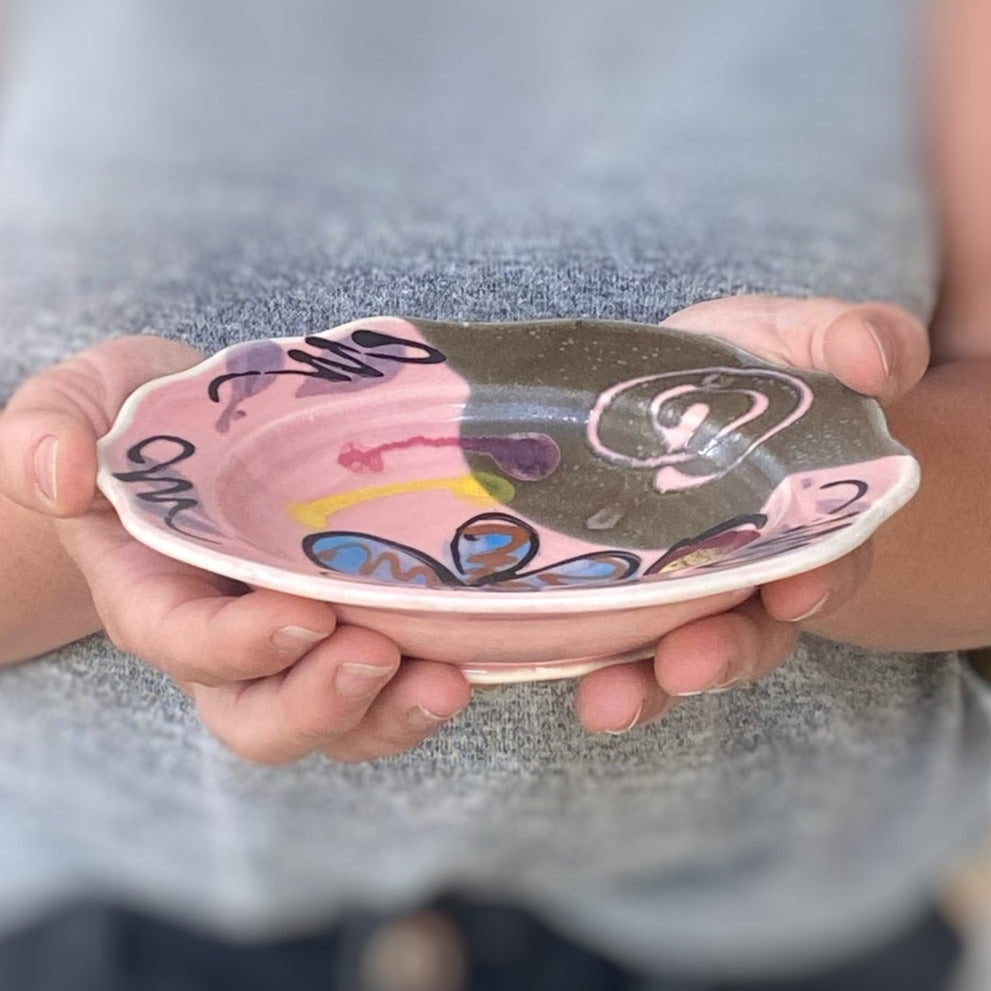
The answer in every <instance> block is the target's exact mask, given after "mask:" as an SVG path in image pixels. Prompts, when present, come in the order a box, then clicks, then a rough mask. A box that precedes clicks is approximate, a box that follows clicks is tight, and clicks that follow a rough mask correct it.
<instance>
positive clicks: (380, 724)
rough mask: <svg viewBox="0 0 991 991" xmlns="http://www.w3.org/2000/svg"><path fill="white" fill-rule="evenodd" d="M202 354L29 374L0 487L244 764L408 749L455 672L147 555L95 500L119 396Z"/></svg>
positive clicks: (184, 350)
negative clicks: (40, 521)
mask: <svg viewBox="0 0 991 991" xmlns="http://www.w3.org/2000/svg"><path fill="white" fill-rule="evenodd" d="M201 359H202V355H200V354H199V352H197V351H194V350H193V349H192V348H189V347H186V346H185V345H182V344H178V343H175V342H170V341H167V340H163V339H160V338H155V337H146V336H137V337H125V338H120V339H118V340H113V341H109V342H107V343H105V344H101V345H99V346H97V347H94V348H92V349H90V350H88V351H86V352H84V353H82V354H80V355H78V356H76V357H74V358H71V359H69V360H67V361H65V362H63V363H62V364H60V365H57V366H56V367H54V368H51V369H49V370H48V371H45V372H43V373H42V374H40V375H38V376H36V377H35V378H32V379H30V380H28V381H27V382H26V383H25V384H24V385H23V386H22V387H21V388H20V390H19V391H18V392H17V393H16V395H15V396H14V397H13V398H12V399H11V401H10V403H9V404H8V406H7V408H6V410H5V412H4V414H3V416H2V418H0V486H2V490H3V491H4V493H5V494H6V495H7V496H8V497H9V498H11V499H13V500H14V501H15V502H18V503H20V504H21V505H23V506H25V507H27V508H29V509H32V510H35V511H37V512H39V513H43V514H46V515H47V516H49V517H53V518H55V519H56V528H57V531H58V534H59V539H60V540H61V542H62V544H63V546H64V547H65V548H66V550H67V551H68V553H69V555H70V556H71V557H72V558H73V559H74V561H75V562H76V564H77V565H78V567H79V569H80V571H81V572H82V575H83V577H84V578H85V580H86V582H87V584H88V585H89V589H90V592H91V594H92V597H93V602H94V604H95V606H96V610H97V613H98V614H99V616H100V618H101V620H102V622H103V624H104V627H105V629H106V632H107V634H108V635H109V636H110V638H111V639H112V640H113V641H114V643H116V644H117V646H118V647H120V648H121V649H123V650H125V651H127V652H130V653H133V654H136V655H138V656H139V657H142V658H144V659H145V660H146V661H148V662H149V663H151V664H152V665H154V666H155V667H158V668H160V669H161V670H163V671H165V672H166V673H168V674H169V675H171V676H172V678H174V679H175V681H176V682H177V683H178V684H179V685H180V686H181V687H182V688H183V689H184V690H185V691H187V692H189V693H190V694H191V695H192V696H193V697H194V698H195V700H196V703H197V706H198V708H199V711H200V713H201V715H202V718H203V721H204V723H205V724H206V725H207V726H208V727H209V729H210V730H211V731H212V732H213V733H214V734H215V735H216V736H217V737H219V738H220V740H222V741H223V742H224V743H226V744H227V745H228V746H229V747H230V748H231V749H232V750H234V751H235V752H236V753H238V754H239V755H241V756H242V757H245V758H246V759H249V760H255V761H260V762H266V763H283V762H289V761H293V760H297V759H299V758H301V757H303V756H305V755H307V754H309V753H311V752H314V751H322V752H323V753H325V754H327V755H328V756H330V757H333V758H334V759H336V760H342V761H357V760H368V759H373V758H376V757H384V756H389V755H393V754H397V753H400V752H402V751H404V750H407V749H409V748H410V747H413V746H415V745H416V744H418V743H420V742H421V741H422V740H423V739H425V738H426V737H427V736H429V735H430V734H431V733H432V732H433V731H434V730H436V729H437V728H438V727H439V726H440V725H441V724H443V723H444V722H445V721H446V720H448V719H449V718H451V717H452V716H453V715H454V714H455V713H457V712H458V711H460V710H461V709H462V708H464V706H465V705H467V704H468V701H469V698H470V689H469V686H468V684H467V682H466V681H465V680H464V678H463V677H462V675H461V674H460V673H459V672H458V671H457V669H456V668H454V667H452V666H451V665H447V664H438V663H431V662H427V661H415V662H410V661H406V662H404V663H403V664H402V665H400V657H399V651H398V650H397V648H396V647H395V646H394V645H393V644H392V643H391V642H390V641H388V640H387V639H385V638H384V637H382V636H381V635H380V634H377V633H373V632H371V631H368V630H364V629H359V628H357V627H350V626H344V625H341V626H338V625H337V621H336V617H335V614H334V610H333V609H332V607H331V606H329V605H326V604H324V603H321V602H316V601H311V600H308V599H300V598H295V597H293V596H289V595H283V594H281V593H277V592H270V591H251V590H249V589H246V588H245V587H244V586H241V585H238V584H237V583H236V582H232V581H230V580H228V579H225V578H221V577H218V576H217V575H213V574H209V573H207V572H203V571H199V570H197V569H196V568H192V567H189V566H188V565H185V564H180V563H179V562H176V561H173V560H171V559H170V558H167V557H163V556H161V555H159V554H156V553H155V552H153V551H151V550H149V549H148V548H146V547H145V546H143V545H142V544H140V543H138V542H137V541H136V540H134V539H133V538H131V537H130V536H129V535H128V533H127V532H126V531H125V530H124V528H123V527H122V526H121V524H120V521H119V520H118V518H117V516H116V514H115V513H114V511H113V509H112V508H111V507H110V505H109V503H108V502H107V501H106V500H105V499H104V498H103V497H102V496H101V495H100V494H99V493H98V491H97V488H96V473H97V455H96V442H97V439H98V438H100V437H101V436H103V435H104V434H105V433H107V431H108V430H109V429H110V427H111V425H112V423H113V421H114V418H115V417H116V415H117V413H118V411H119V409H120V407H121V406H122V404H123V402H124V400H125V399H126V398H127V396H128V395H130V393H131V392H133V391H134V390H135V389H136V388H137V387H138V386H140V385H142V384H143V383H144V382H146V381H149V380H150V379H153V378H157V377H159V376H161V375H165V374H169V373H171V372H177V371H181V370H183V369H186V368H189V367H191V366H193V365H195V364H197V363H198V362H199V361H200V360H201Z"/></svg>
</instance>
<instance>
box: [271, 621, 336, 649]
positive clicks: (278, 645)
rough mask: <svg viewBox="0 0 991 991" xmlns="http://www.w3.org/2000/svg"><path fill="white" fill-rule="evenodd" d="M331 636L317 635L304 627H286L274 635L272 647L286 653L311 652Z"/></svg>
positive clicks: (326, 634)
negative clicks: (312, 648)
mask: <svg viewBox="0 0 991 991" xmlns="http://www.w3.org/2000/svg"><path fill="white" fill-rule="evenodd" d="M329 636H330V634H329V633H317V631H316V630H308V629H306V628H305V627H303V626H284V627H282V629H281V630H276V632H275V633H273V634H272V646H273V647H275V649H276V650H284V651H286V652H289V651H300V650H309V649H310V648H311V647H315V646H316V645H317V644H318V643H320V641H321V640H326V639H327V637H329Z"/></svg>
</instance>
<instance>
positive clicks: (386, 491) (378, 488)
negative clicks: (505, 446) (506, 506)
mask: <svg viewBox="0 0 991 991" xmlns="http://www.w3.org/2000/svg"><path fill="white" fill-rule="evenodd" d="M431 489H447V490H448V491H450V492H452V493H454V495H457V496H461V497H462V498H463V499H467V500H468V501H469V502H473V503H475V504H476V505H479V506H491V505H494V504H497V503H507V502H509V501H511V500H512V498H513V496H514V495H516V489H515V488H514V486H513V484H512V482H508V481H507V480H506V479H505V478H503V477H502V476H500V475H490V474H489V473H488V472H484V471H480V472H477V473H476V474H475V475H458V476H456V477H455V478H423V479H419V480H417V481H411V482H394V483H393V484H391V485H371V486H368V487H366V488H363V489H352V490H351V491H350V492H341V493H340V494H339V495H332V496H325V497H324V498H322V499H314V500H313V501H312V502H291V503H289V507H288V509H289V515H290V516H292V518H293V519H294V520H296V522H297V523H302V524H303V526H306V527H309V528H311V529H313V530H322V529H323V528H324V527H325V526H326V525H327V519H328V517H330V516H333V514H334V513H338V512H340V511H341V510H342V509H347V508H349V507H350V506H358V505H360V504H361V503H363V502H369V501H370V500H372V499H383V498H385V497H386V496H393V495H401V494H402V493H404V492H428V491H429V490H431Z"/></svg>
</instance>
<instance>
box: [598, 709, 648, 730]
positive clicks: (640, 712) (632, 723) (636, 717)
mask: <svg viewBox="0 0 991 991" xmlns="http://www.w3.org/2000/svg"><path fill="white" fill-rule="evenodd" d="M642 715H643V702H641V703H640V708H639V709H637V711H636V714H635V715H634V716H633V718H632V719H631V720H630V722H629V724H628V725H626V726H624V727H623V728H622V729H607V730H603V732H604V733H608V734H609V736H622V735H623V734H624V733H629V732H630V730H631V729H633V727H634V726H636V724H637V723H638V722H639V721H640V717H641V716H642Z"/></svg>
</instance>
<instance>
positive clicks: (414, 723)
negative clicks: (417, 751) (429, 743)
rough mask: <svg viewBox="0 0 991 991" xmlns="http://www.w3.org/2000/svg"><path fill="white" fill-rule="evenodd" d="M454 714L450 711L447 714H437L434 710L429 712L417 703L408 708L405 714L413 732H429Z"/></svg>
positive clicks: (454, 713)
mask: <svg viewBox="0 0 991 991" xmlns="http://www.w3.org/2000/svg"><path fill="white" fill-rule="evenodd" d="M456 715H457V713H456V712H452V713H451V714H450V715H449V716H439V715H438V714H437V713H436V712H431V711H430V710H429V709H427V708H426V707H424V706H422V705H417V706H414V707H413V708H412V709H410V711H409V712H408V713H407V714H406V718H407V720H408V721H409V725H410V728H411V729H413V730H414V731H415V732H417V733H430V732H432V731H433V730H435V729H437V727H438V726H440V725H441V723H446V722H447V721H448V720H449V719H452V718H453V717H454V716H456Z"/></svg>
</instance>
